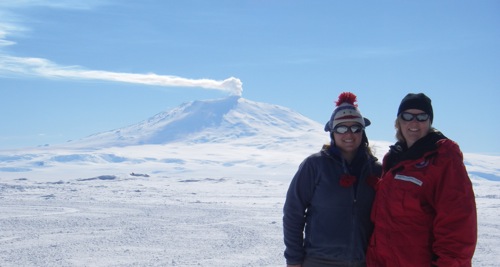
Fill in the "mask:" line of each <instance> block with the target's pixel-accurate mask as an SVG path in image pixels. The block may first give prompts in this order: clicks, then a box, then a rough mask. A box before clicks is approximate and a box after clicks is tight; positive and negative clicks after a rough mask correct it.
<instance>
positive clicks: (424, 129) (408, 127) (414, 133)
mask: <svg viewBox="0 0 500 267" xmlns="http://www.w3.org/2000/svg"><path fill="white" fill-rule="evenodd" d="M404 112H407V113H411V114H413V115H417V114H421V113H424V111H422V110H420V109H407V110H405V111H404ZM398 122H399V130H400V131H401V134H402V135H403V137H404V139H405V141H406V144H407V145H408V147H411V146H412V145H413V144H415V142H417V141H418V140H419V139H420V138H422V137H424V136H426V135H427V134H428V133H429V130H430V128H431V122H430V119H427V120H425V121H419V120H417V119H416V118H414V119H413V120H411V121H405V120H403V119H402V118H401V115H400V116H399V117H398Z"/></svg>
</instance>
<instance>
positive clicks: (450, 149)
mask: <svg viewBox="0 0 500 267" xmlns="http://www.w3.org/2000/svg"><path fill="white" fill-rule="evenodd" d="M436 145H437V151H438V153H439V154H440V155H442V156H443V157H446V158H454V159H459V160H463V154H462V151H461V150H460V146H459V145H458V144H457V143H456V142H455V141H453V140H451V139H441V140H439V141H438V142H437V143H436Z"/></svg>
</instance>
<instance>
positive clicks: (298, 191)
mask: <svg viewBox="0 0 500 267" xmlns="http://www.w3.org/2000/svg"><path fill="white" fill-rule="evenodd" d="M355 102H356V95H354V94H352V93H349V92H344V93H342V94H340V96H339V99H338V101H337V102H336V104H337V107H336V109H335V110H334V112H333V114H332V116H331V119H330V120H329V121H328V122H327V123H326V125H325V131H327V132H330V137H331V142H330V144H329V145H325V146H324V147H323V148H322V149H321V151H320V152H318V153H315V154H313V155H310V156H309V157H307V158H306V159H305V160H304V161H303V162H302V163H301V165H300V167H299V169H298V171H297V173H296V174H295V176H294V177H293V180H292V181H291V183H290V187H289V189H288V192H287V196H286V201H285V205H284V208H283V213H284V216H283V231H284V242H285V245H286V250H285V258H286V263H287V266H289V267H292V266H293V267H320V266H321V267H328V266H366V263H365V254H366V249H367V246H368V241H369V238H370V235H371V233H372V229H373V225H372V223H371V221H370V211H371V208H372V203H373V199H374V195H375V191H374V188H373V185H374V184H375V183H376V182H377V180H378V177H379V176H380V173H381V166H380V163H378V161H377V159H376V158H375V157H374V156H373V154H372V152H371V151H370V148H369V147H368V138H367V136H366V133H365V127H367V126H368V125H370V121H369V120H368V119H366V118H364V117H363V116H362V115H361V113H360V112H359V110H358V108H357V104H355Z"/></svg>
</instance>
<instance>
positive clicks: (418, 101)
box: [398, 93, 434, 123]
mask: <svg viewBox="0 0 500 267" xmlns="http://www.w3.org/2000/svg"><path fill="white" fill-rule="evenodd" d="M407 109H420V110H422V111H423V112H425V113H427V114H429V117H430V120H431V123H432V120H433V119H434V112H433V111H432V104H431V99H430V98H429V97H428V96H426V95H425V94H424V93H418V94H413V93H409V94H407V95H406V96H405V97H404V98H403V100H401V104H399V108H398V116H399V114H401V113H402V112H403V111H405V110H407Z"/></svg>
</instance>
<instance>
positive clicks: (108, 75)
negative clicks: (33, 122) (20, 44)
mask: <svg viewBox="0 0 500 267" xmlns="http://www.w3.org/2000/svg"><path fill="white" fill-rule="evenodd" d="M0 73H3V74H15V75H29V76H38V77H46V78H62V79H83V80H102V81H113V82H124V83H137V84H148V85H156V86H176V87H200V88H205V89H213V90H219V91H223V92H227V93H229V94H231V95H238V96H241V94H242V92H243V87H242V82H241V81H240V80H239V79H238V78H234V77H230V78H227V79H225V80H222V81H220V80H211V79H188V78H182V77H177V76H170V75H158V74H155V73H147V74H137V73H123V72H110V71H102V70H86V69H84V68H81V67H79V66H59V65H57V64H55V63H53V62H51V61H49V60H46V59H43V58H23V57H13V56H5V55H0Z"/></svg>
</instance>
